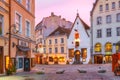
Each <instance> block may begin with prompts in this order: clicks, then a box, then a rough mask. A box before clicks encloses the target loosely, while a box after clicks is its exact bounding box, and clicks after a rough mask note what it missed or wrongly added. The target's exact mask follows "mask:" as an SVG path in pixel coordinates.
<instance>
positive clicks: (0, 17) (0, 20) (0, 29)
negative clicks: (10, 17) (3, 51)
mask: <svg viewBox="0 0 120 80" xmlns="http://www.w3.org/2000/svg"><path fill="white" fill-rule="evenodd" d="M2 34H3V16H2V15H0V35H2Z"/></svg>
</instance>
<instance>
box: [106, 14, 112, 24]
mask: <svg viewBox="0 0 120 80" xmlns="http://www.w3.org/2000/svg"><path fill="white" fill-rule="evenodd" d="M106 23H111V15H107V16H106Z"/></svg>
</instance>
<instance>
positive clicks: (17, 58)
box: [16, 56, 24, 70]
mask: <svg viewBox="0 0 120 80" xmlns="http://www.w3.org/2000/svg"><path fill="white" fill-rule="evenodd" d="M19 58H23V67H22V68H19ZM16 60H17V66H16V68H17V69H18V70H23V68H24V56H17V57H16Z"/></svg>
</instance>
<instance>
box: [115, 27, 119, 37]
mask: <svg viewBox="0 0 120 80" xmlns="http://www.w3.org/2000/svg"><path fill="white" fill-rule="evenodd" d="M116 30H117V36H120V27H117V29H116Z"/></svg>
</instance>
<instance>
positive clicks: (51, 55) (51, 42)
mask: <svg viewBox="0 0 120 80" xmlns="http://www.w3.org/2000/svg"><path fill="white" fill-rule="evenodd" d="M68 35H69V30H68V29H64V28H62V27H58V28H57V29H56V30H55V31H53V32H52V33H51V34H50V35H49V36H48V37H47V38H46V40H45V41H44V45H43V53H44V54H43V62H45V61H47V62H48V64H66V62H67V51H68V49H67V37H68ZM45 59H47V60H45ZM44 60H45V61H44Z"/></svg>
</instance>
